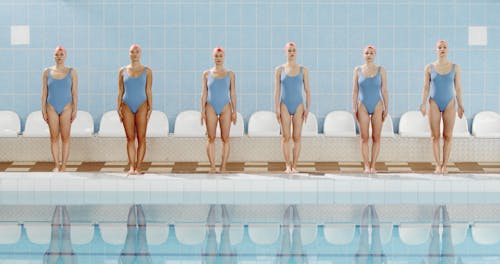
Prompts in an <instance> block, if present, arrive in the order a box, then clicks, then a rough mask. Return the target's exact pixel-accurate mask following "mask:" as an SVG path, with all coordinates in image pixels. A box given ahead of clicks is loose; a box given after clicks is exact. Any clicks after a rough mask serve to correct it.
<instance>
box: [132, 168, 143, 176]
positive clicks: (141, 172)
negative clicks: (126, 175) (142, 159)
mask: <svg viewBox="0 0 500 264" xmlns="http://www.w3.org/2000/svg"><path fill="white" fill-rule="evenodd" d="M144 173H145V172H144V171H142V170H140V169H139V170H138V169H135V170H134V174H135V175H139V174H144Z"/></svg>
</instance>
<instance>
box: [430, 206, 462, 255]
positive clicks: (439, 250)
mask: <svg viewBox="0 0 500 264" xmlns="http://www.w3.org/2000/svg"><path fill="white" fill-rule="evenodd" d="M441 223H442V224H443V233H442V234H441V236H440V235H439V224H441ZM440 241H441V245H440ZM460 262H461V260H459V263H460ZM427 263H428V264H454V263H455V252H454V250H453V243H452V240H451V223H450V216H449V215H448V210H447V209H446V205H440V206H438V207H437V208H436V209H435V210H434V216H433V219H432V227H431V242H430V244H429V254H428V256H427Z"/></svg>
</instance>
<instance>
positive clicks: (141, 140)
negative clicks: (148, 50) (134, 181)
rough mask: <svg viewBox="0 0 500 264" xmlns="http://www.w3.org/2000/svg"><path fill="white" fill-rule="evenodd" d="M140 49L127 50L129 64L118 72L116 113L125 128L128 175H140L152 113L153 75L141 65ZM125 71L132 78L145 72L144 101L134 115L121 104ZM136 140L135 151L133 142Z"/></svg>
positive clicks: (133, 47)
mask: <svg viewBox="0 0 500 264" xmlns="http://www.w3.org/2000/svg"><path fill="white" fill-rule="evenodd" d="M141 52H142V51H141V49H140V48H139V47H137V46H132V47H131V48H130V50H129V57H130V64H129V65H127V66H125V67H122V68H121V69H120V71H119V72H118V102H117V106H118V108H117V110H116V111H117V112H118V115H119V116H120V120H121V122H122V123H123V127H124V128H125V134H126V136H127V155H128V161H129V171H128V174H142V173H143V172H142V162H143V160H144V156H145V155H146V130H147V125H148V120H149V118H150V117H151V113H152V111H153V99H152V88H151V86H152V83H153V73H152V71H151V69H149V68H146V67H145V66H144V65H143V64H141V61H140V59H141ZM124 71H126V73H127V74H128V76H130V77H132V78H136V77H139V76H140V75H141V74H142V73H143V71H146V87H144V89H145V90H146V101H145V102H144V103H143V104H142V105H141V106H140V107H139V109H138V110H137V112H136V113H135V114H134V113H132V111H131V110H130V108H129V107H128V106H127V104H125V103H124V102H123V93H124V92H125V86H124V83H123V73H124ZM136 139H137V149H136V147H135V140H136Z"/></svg>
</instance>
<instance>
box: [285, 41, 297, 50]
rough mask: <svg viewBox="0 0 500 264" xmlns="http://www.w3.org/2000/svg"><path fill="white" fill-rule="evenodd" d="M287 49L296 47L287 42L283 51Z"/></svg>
mask: <svg viewBox="0 0 500 264" xmlns="http://www.w3.org/2000/svg"><path fill="white" fill-rule="evenodd" d="M288 47H297V45H295V43H293V42H288V43H286V44H285V50H286V49H287V48H288Z"/></svg>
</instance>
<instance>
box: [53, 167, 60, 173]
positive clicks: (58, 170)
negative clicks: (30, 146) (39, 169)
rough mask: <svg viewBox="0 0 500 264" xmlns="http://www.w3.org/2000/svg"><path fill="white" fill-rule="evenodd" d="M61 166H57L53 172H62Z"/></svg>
mask: <svg viewBox="0 0 500 264" xmlns="http://www.w3.org/2000/svg"><path fill="white" fill-rule="evenodd" d="M60 171H61V170H60V169H59V166H56V167H54V168H53V169H52V172H60Z"/></svg>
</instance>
